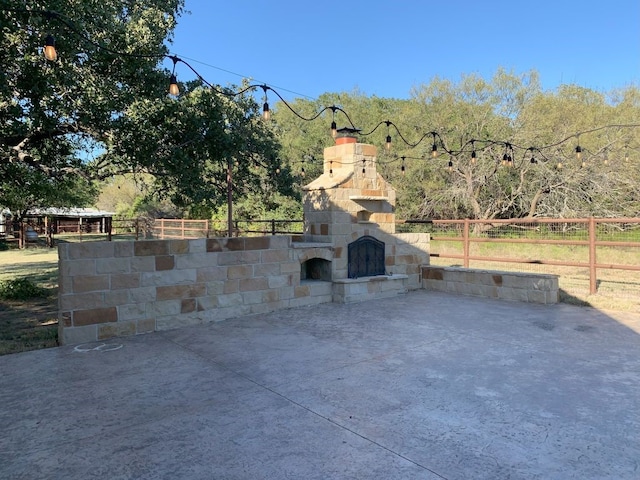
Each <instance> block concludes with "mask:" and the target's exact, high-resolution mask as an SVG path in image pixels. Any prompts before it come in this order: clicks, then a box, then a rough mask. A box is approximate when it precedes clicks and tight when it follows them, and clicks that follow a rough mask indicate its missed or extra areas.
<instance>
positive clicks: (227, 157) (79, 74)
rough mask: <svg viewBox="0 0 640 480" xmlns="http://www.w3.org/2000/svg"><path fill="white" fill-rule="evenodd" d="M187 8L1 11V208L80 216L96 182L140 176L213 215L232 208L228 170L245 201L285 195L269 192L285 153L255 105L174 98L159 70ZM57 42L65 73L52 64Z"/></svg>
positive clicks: (62, 0) (166, 3)
mask: <svg viewBox="0 0 640 480" xmlns="http://www.w3.org/2000/svg"><path fill="white" fill-rule="evenodd" d="M183 4H184V0H136V1H132V0H104V1H102V2H86V1H83V0H57V1H55V0H54V1H47V2H44V1H42V0H35V1H33V2H29V6H28V7H25V5H24V2H22V1H21V0H4V1H3V15H2V17H1V18H0V27H1V29H2V41H3V49H2V50H0V62H1V63H0V64H1V66H2V69H1V72H2V73H0V121H1V122H2V131H0V155H2V161H1V162H0V185H1V186H2V190H1V191H2V193H0V204H2V205H3V206H5V207H9V208H11V209H17V208H19V209H23V208H29V207H34V206H51V205H59V206H63V205H66V206H81V204H86V203H88V202H89V201H90V199H91V198H92V196H93V194H94V193H95V192H94V190H92V189H91V185H92V182H93V181H95V180H96V179H109V178H113V177H114V176H116V175H119V174H126V173H130V174H134V175H138V176H140V175H149V177H147V178H150V179H151V182H150V186H151V189H150V192H149V193H150V194H153V195H155V196H158V197H163V198H170V199H171V200H172V201H173V202H174V203H175V204H176V205H177V206H178V207H181V208H186V207H188V208H189V209H191V210H192V211H196V210H198V211H204V210H207V209H209V210H210V209H211V208H214V207H216V206H219V205H220V204H222V203H223V202H224V199H225V198H226V186H227V182H226V177H227V167H228V165H231V166H232V170H233V173H234V187H235V192H234V193H235V194H236V195H242V194H244V193H246V192H250V191H258V190H261V191H265V189H266V190H269V189H273V188H276V189H277V188H280V189H281V190H283V191H285V190H286V186H285V185H282V182H280V183H278V182H276V181H275V180H273V181H270V182H266V183H268V188H267V186H266V184H265V179H270V178H272V176H269V175H267V176H265V175H263V174H262V173H261V170H264V169H267V170H269V171H271V170H275V168H274V167H273V165H274V164H275V163H276V161H277V144H276V142H274V140H273V134H272V133H271V132H270V130H269V128H268V127H265V126H264V125H263V124H262V123H261V122H259V121H258V118H259V109H258V105H257V104H256V102H255V101H254V99H253V98H252V97H251V96H250V93H247V94H243V95H235V94H234V93H233V92H232V90H231V89H230V88H219V87H213V88H209V87H203V86H202V85H201V84H200V83H198V82H193V83H190V84H186V85H181V93H180V95H179V96H178V97H177V98H168V97H167V87H168V85H169V76H170V72H169V71H167V70H166V69H164V68H162V63H161V62H162V60H163V59H164V58H166V56H167V54H168V51H167V46H166V43H167V42H170V40H171V35H172V32H173V28H174V26H175V24H176V19H177V17H178V16H179V15H180V13H181V12H182V8H183ZM45 8H49V9H50V10H45ZM47 35H53V36H54V37H55V39H56V48H57V54H58V59H57V61H55V62H50V61H47V60H46V59H45V58H44V57H43V55H42V47H43V45H44V43H45V38H46V37H47ZM19 197H20V198H22V199H23V200H25V201H24V202H22V203H20V204H19V203H18V202H17V199H18V198H19ZM27 199H28V201H26V200H27ZM203 209H204V210H203Z"/></svg>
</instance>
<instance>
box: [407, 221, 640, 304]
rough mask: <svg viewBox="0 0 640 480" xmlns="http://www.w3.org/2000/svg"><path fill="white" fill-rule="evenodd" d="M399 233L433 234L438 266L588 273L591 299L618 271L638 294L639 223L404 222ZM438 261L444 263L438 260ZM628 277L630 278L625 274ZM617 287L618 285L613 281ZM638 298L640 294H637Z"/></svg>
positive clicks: (639, 270)
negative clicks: (540, 268)
mask: <svg viewBox="0 0 640 480" xmlns="http://www.w3.org/2000/svg"><path fill="white" fill-rule="evenodd" d="M398 223H399V227H400V228H401V229H403V230H411V229H412V228H411V227H412V226H413V227H414V228H413V230H415V226H416V225H421V227H420V229H421V230H422V231H424V230H426V231H428V232H429V233H431V257H432V258H434V259H438V263H441V264H446V263H449V264H453V263H456V262H454V261H462V266H464V267H467V268H469V267H470V266H471V265H473V266H474V267H476V268H477V267H479V266H484V267H485V268H486V265H487V264H496V263H497V264H513V265H518V266H517V267H514V266H513V265H511V269H525V268H524V265H537V266H547V268H543V270H544V271H547V272H549V273H555V272H552V271H550V270H551V267H571V268H573V269H574V271H575V269H578V270H583V271H586V272H588V279H589V293H590V294H595V293H597V292H598V287H599V285H600V283H601V282H602V281H603V280H604V279H609V278H611V275H608V274H607V275H605V272H609V271H614V270H617V271H619V272H618V273H617V274H616V275H617V277H619V278H626V279H627V280H628V282H626V283H625V285H626V286H628V287H630V288H631V289H632V290H633V289H636V288H638V289H639V290H640V288H639V287H638V286H640V218H566V219H565V218H563V219H551V218H531V219H505V220H471V219H464V220H426V221H425V220H406V221H401V222H398ZM440 259H442V260H440ZM625 272H630V273H625ZM617 282H618V283H620V282H619V280H617ZM638 294H640V291H638Z"/></svg>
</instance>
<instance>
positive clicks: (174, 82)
mask: <svg viewBox="0 0 640 480" xmlns="http://www.w3.org/2000/svg"><path fill="white" fill-rule="evenodd" d="M179 93H180V89H179V88H178V79H177V78H176V76H175V74H172V75H171V78H170V79H169V94H171V95H173V96H178V94H179Z"/></svg>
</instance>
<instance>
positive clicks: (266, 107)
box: [260, 85, 271, 121]
mask: <svg viewBox="0 0 640 480" xmlns="http://www.w3.org/2000/svg"><path fill="white" fill-rule="evenodd" d="M260 88H262V91H263V92H264V104H263V105H262V118H264V119H265V120H266V121H269V120H271V111H270V110H269V102H268V98H267V90H268V89H269V87H268V86H267V85H260Z"/></svg>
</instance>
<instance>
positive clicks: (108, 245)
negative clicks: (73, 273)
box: [68, 242, 114, 260]
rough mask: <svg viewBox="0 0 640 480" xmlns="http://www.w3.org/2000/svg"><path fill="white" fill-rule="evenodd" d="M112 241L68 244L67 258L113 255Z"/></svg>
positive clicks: (76, 258) (77, 258)
mask: <svg viewBox="0 0 640 480" xmlns="http://www.w3.org/2000/svg"><path fill="white" fill-rule="evenodd" d="M113 245H114V242H82V243H72V244H69V247H68V248H69V250H68V252H69V259H70V260H79V259H86V258H105V257H107V258H108V257H113V256H114V246H113Z"/></svg>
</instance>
